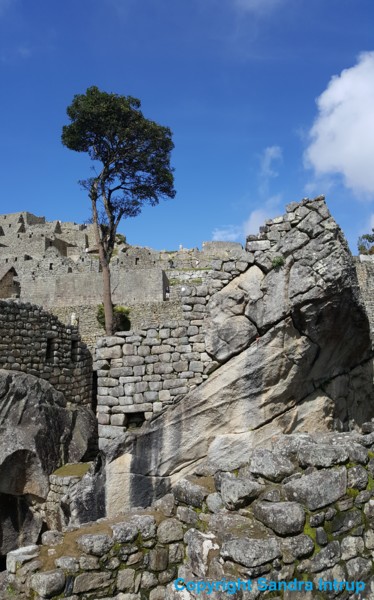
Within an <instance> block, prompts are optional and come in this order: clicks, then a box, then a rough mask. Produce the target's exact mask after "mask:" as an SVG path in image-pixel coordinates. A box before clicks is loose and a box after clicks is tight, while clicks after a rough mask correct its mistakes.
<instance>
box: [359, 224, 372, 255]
mask: <svg viewBox="0 0 374 600" xmlns="http://www.w3.org/2000/svg"><path fill="white" fill-rule="evenodd" d="M371 231H372V233H365V234H364V235H361V236H360V237H359V238H358V240H357V248H358V251H359V253H360V254H374V228H373V229H372V230H371Z"/></svg>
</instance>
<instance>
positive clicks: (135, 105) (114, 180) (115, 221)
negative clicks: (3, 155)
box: [61, 86, 175, 335]
mask: <svg viewBox="0 0 374 600" xmlns="http://www.w3.org/2000/svg"><path fill="white" fill-rule="evenodd" d="M140 106H141V104H140V100H138V99H137V98H133V97H132V96H120V95H118V94H113V93H110V94H108V93H107V92H102V91H101V90H99V88H98V87H96V86H91V87H89V88H88V89H87V90H86V93H85V94H77V95H75V96H74V98H73V101H72V103H71V104H70V106H68V108H67V115H68V117H69V120H70V123H69V124H68V125H65V126H64V127H63V129H62V138H61V139H62V143H63V144H64V146H66V147H67V148H69V149H70V150H74V151H75V152H85V153H86V154H88V156H89V157H90V159H91V160H92V161H93V162H94V164H95V168H94V170H93V173H92V174H91V176H89V177H87V178H86V179H83V180H81V181H80V184H81V186H82V187H83V188H84V189H85V190H86V191H87V195H88V198H89V203H90V206H91V211H92V223H93V226H94V230H95V237H96V240H97V244H98V252H99V256H100V264H101V270H102V275H103V304H104V311H105V322H104V323H105V331H106V334H107V335H111V334H112V333H113V332H114V331H115V317H114V312H113V308H114V307H113V303H112V293H111V285H110V269H109V264H110V259H111V258H112V256H113V250H114V247H115V243H116V237H117V229H118V226H119V224H120V222H121V220H122V219H125V218H129V217H136V216H137V215H138V214H139V213H140V212H141V211H142V209H143V207H144V205H146V204H150V205H151V206H155V205H156V204H158V203H159V201H160V199H161V198H174V196H175V190H174V177H173V169H172V167H171V166H170V156H171V151H172V149H173V148H174V144H173V142H172V134H171V131H170V129H169V128H168V127H163V126H161V125H159V124H158V123H156V122H155V121H151V120H149V119H146V118H145V117H144V116H143V114H142V112H141V110H140ZM96 167H97V168H96Z"/></svg>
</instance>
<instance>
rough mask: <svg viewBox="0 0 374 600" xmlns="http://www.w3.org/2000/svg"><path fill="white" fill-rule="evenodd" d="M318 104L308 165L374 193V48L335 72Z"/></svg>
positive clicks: (319, 173)
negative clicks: (352, 63) (349, 66)
mask: <svg viewBox="0 0 374 600" xmlns="http://www.w3.org/2000/svg"><path fill="white" fill-rule="evenodd" d="M317 107H318V115H317V117H316V120H315V122H314V124H313V126H312V128H311V130H310V132H309V138H310V143H309V146H308V148H307V149H306V151H305V154H304V163H305V166H306V167H311V168H313V169H314V171H315V174H316V176H317V177H321V176H322V177H323V176H326V175H329V176H331V175H340V176H342V177H343V181H344V184H345V185H346V187H348V188H350V189H351V190H353V191H354V192H355V193H356V194H361V195H374V168H373V156H374V108H373V107H374V52H365V53H363V54H361V55H360V56H359V58H358V62H357V64H356V65H355V66H353V67H351V68H349V69H345V70H344V71H342V72H341V74H340V75H336V76H334V77H333V78H332V79H331V80H330V83H329V84H328V86H327V88H326V90H325V91H324V92H323V93H322V94H321V95H320V96H319V98H318V99H317Z"/></svg>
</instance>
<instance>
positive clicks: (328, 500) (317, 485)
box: [284, 467, 347, 510]
mask: <svg viewBox="0 0 374 600" xmlns="http://www.w3.org/2000/svg"><path fill="white" fill-rule="evenodd" d="M346 489H347V471H346V469H345V468H344V467H339V468H337V469H333V470H331V471H328V470H321V471H318V472H316V473H311V474H310V475H304V476H303V477H301V478H300V479H296V480H295V481H290V482H289V483H286V484H285V485H284V490H285V493H286V496H287V499H288V500H296V501H297V502H301V503H302V504H306V506H307V507H308V508H309V510H317V509H318V508H322V507H323V506H328V505H329V504H332V503H333V502H336V500H339V498H341V497H342V496H344V494H345V492H346Z"/></svg>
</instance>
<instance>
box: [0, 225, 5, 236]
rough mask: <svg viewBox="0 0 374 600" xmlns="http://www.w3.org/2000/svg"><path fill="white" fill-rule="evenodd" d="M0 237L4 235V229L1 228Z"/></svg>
mask: <svg viewBox="0 0 374 600" xmlns="http://www.w3.org/2000/svg"><path fill="white" fill-rule="evenodd" d="M0 235H5V233H4V229H3V228H2V227H0Z"/></svg>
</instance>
